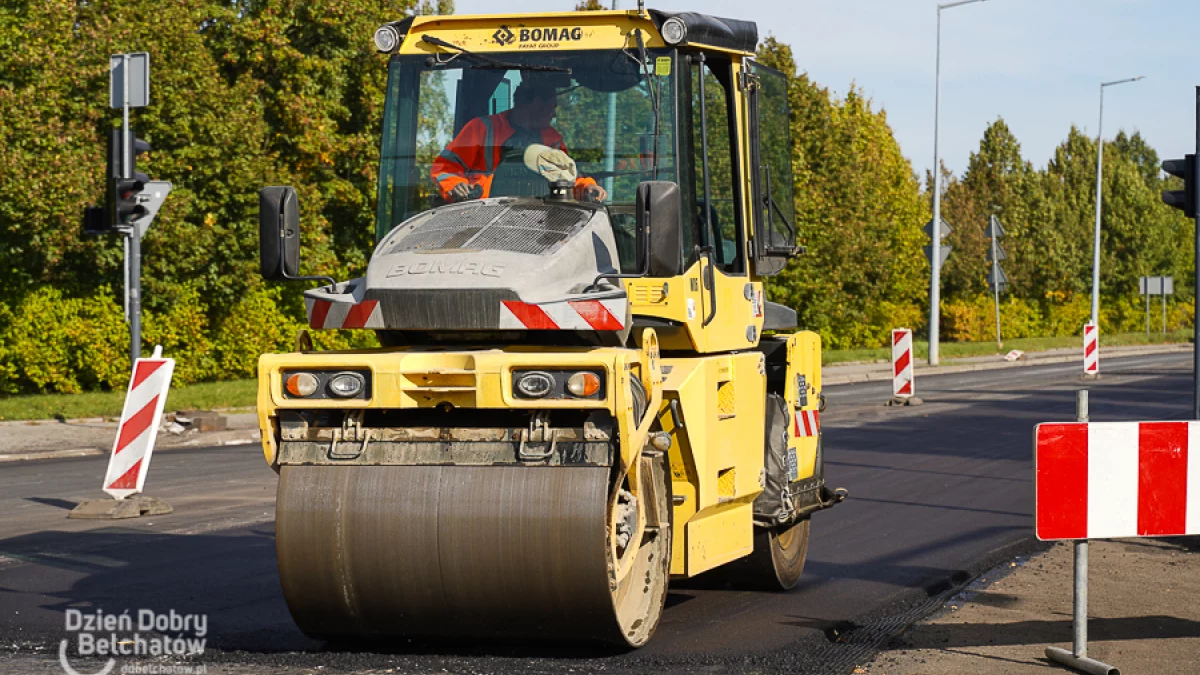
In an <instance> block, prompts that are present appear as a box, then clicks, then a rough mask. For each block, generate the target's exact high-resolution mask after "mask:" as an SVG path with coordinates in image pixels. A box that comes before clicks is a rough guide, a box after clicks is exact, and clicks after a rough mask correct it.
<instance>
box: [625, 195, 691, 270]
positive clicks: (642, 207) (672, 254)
mask: <svg viewBox="0 0 1200 675" xmlns="http://www.w3.org/2000/svg"><path fill="white" fill-rule="evenodd" d="M634 212H635V213H636V217H637V221H636V222H637V252H638V269H639V270H645V273H646V275H647V276H651V277H674V276H678V275H680V274H683V243H682V237H683V231H682V229H681V227H682V225H681V223H680V220H679V213H680V196H679V185H677V184H676V183H672V182H669V181H645V182H643V183H639V184H638V186H637V199H636V201H635V206H634Z"/></svg>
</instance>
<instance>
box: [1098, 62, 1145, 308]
mask: <svg viewBox="0 0 1200 675" xmlns="http://www.w3.org/2000/svg"><path fill="white" fill-rule="evenodd" d="M1144 77H1145V76H1144V75H1138V76H1137V77H1127V78H1125V79H1124V80H1113V81H1112V82H1101V83H1100V122H1099V124H1097V129H1096V228H1095V231H1094V232H1093V233H1092V324H1093V325H1095V326H1096V327H1097V328H1099V327H1100V204H1101V201H1102V199H1101V197H1102V196H1103V192H1102V185H1103V183H1102V179H1103V176H1104V88H1105V87H1112V86H1114V85H1118V84H1125V83H1126V82H1137V81H1138V80H1140V79H1143V78H1144Z"/></svg>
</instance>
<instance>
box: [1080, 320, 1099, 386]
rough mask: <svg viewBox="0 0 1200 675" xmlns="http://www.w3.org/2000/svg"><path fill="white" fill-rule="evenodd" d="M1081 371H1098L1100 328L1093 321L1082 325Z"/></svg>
mask: <svg viewBox="0 0 1200 675" xmlns="http://www.w3.org/2000/svg"><path fill="white" fill-rule="evenodd" d="M1083 372H1084V373H1085V374H1087V375H1098V374H1099V373H1100V328H1099V326H1097V325H1096V324H1094V323H1088V324H1084V326H1083Z"/></svg>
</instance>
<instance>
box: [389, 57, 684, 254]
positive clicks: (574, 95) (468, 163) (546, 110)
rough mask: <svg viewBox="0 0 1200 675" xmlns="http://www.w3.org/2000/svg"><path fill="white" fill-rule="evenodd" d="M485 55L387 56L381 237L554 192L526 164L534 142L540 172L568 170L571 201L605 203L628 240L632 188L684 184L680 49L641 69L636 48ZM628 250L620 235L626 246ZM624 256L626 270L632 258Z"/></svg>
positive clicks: (529, 165)
mask: <svg viewBox="0 0 1200 675" xmlns="http://www.w3.org/2000/svg"><path fill="white" fill-rule="evenodd" d="M487 57H489V58H490V59H493V60H492V61H490V62H489V61H488V60H484V59H480V58H477V57H474V56H472V55H466V54H464V55H456V54H455V53H454V52H449V51H446V52H443V53H441V54H439V55H438V56H437V57H436V58H435V57H429V56H399V55H398V56H394V57H393V58H392V59H391V62H390V64H389V76H388V88H387V100H386V104H385V110H384V125H383V139H382V147H381V165H380V172H379V205H378V214H377V219H376V238H377V240H378V239H381V238H382V237H383V236H385V235H386V234H387V233H388V232H389V231H391V230H392V228H394V227H395V226H396V225H398V224H400V223H402V222H403V221H405V220H407V219H409V218H411V217H412V216H414V215H416V214H418V213H421V212H422V211H425V210H428V209H431V208H434V207H436V206H440V205H443V204H447V203H456V202H462V201H467V200H470V199H479V198H481V197H505V196H509V197H522V196H525V197H540V196H544V195H546V194H548V193H549V191H550V186H549V183H548V182H547V178H546V177H545V176H546V175H547V174H546V172H545V171H543V172H542V173H535V172H534V171H533V170H531V168H530V167H531V161H530V160H529V157H530V153H528V152H527V150H529V148H530V146H535V145H536V146H537V147H536V148H535V149H534V151H533V154H534V155H536V156H537V157H538V158H540V159H539V161H540V162H541V164H540V166H542V167H543V169H545V168H546V167H547V163H549V165H550V166H551V167H561V168H563V169H564V171H565V173H561V174H559V175H560V176H562V175H566V176H570V175H571V174H572V173H573V174H574V176H575V178H574V180H572V181H571V182H572V183H573V188H574V194H575V197H576V198H578V199H581V200H589V201H598V202H602V203H603V204H604V205H606V206H607V207H608V210H609V213H610V215H611V216H612V219H613V226H614V229H616V230H622V229H628V230H629V231H630V232H632V228H633V203H634V195H635V191H636V188H637V184H638V183H639V182H641V181H646V180H669V181H675V180H677V178H676V173H675V171H676V162H675V147H676V146H675V138H674V131H673V130H674V128H675V111H674V107H673V101H674V99H675V96H674V93H673V92H674V75H673V72H674V68H673V64H674V58H673V52H671V51H669V50H653V49H652V50H647V61H648V64H647V65H645V66H643V65H642V63H641V61H640V59H639V58H638V54H637V50H602V51H568V52H553V53H548V52H537V53H502V54H500V53H492V54H488V55H487ZM497 62H502V64H500V65H498V64H497ZM510 66H517V67H510ZM519 66H525V67H524V68H523V67H519ZM529 66H532V67H533V68H529ZM645 72H649V74H650V77H649V78H647V77H645V75H644V73H645ZM656 104H657V107H658V111H659V112H658V125H657V126H658V129H657V130H658V137H657V143H656V142H655V130H656V129H655V126H656V125H655V114H654V109H655V105H656ZM542 148H546V150H542ZM538 152H541V153H542V154H540V155H537V153H538ZM556 152H557V153H561V155H560V154H556ZM563 155H565V156H566V157H567V158H569V160H568V159H565V158H564V157H563ZM571 162H573V163H574V171H573V172H571V171H570V168H571V167H570V166H569V165H570V164H571ZM533 164H537V162H533ZM618 234H620V232H618ZM627 242H628V243H630V244H631V242H632V240H631V239H629V240H626V238H624V237H620V236H618V246H620V247H621V248H622V249H624V248H625V247H626V246H625V244H626V243H627ZM626 253H627V252H626V251H624V250H622V251H621V258H622V260H623V262H624V260H625V259H626V258H629V257H632V256H627V255H626ZM629 253H632V252H631V251H630V252H629ZM623 266H624V265H623Z"/></svg>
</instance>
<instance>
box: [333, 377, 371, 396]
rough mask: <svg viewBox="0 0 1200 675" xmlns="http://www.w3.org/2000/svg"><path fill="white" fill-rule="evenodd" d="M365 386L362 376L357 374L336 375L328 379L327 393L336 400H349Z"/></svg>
mask: <svg viewBox="0 0 1200 675" xmlns="http://www.w3.org/2000/svg"><path fill="white" fill-rule="evenodd" d="M365 384H366V381H365V380H364V378H363V376H362V375H359V374H358V373H338V374H337V375H334V376H333V377H331V378H329V384H328V388H329V393H330V394H332V395H333V396H336V397H338V398H350V397H352V396H358V394H359V393H360V392H362V390H363V386H364V385H365Z"/></svg>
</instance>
